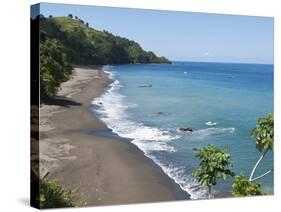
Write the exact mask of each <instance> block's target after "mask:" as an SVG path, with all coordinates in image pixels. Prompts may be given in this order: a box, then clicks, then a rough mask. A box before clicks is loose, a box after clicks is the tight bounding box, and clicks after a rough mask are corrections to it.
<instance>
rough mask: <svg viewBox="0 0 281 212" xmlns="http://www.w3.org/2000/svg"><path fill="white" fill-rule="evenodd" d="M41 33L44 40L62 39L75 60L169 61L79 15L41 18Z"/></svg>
mask: <svg viewBox="0 0 281 212" xmlns="http://www.w3.org/2000/svg"><path fill="white" fill-rule="evenodd" d="M40 35H41V39H43V41H44V40H45V39H47V38H48V39H56V40H58V41H59V42H60V43H62V45H63V46H64V47H65V52H66V56H67V60H68V61H69V62H70V63H72V64H83V65H93V64H100V65H103V64H128V63H169V60H168V59H166V58H165V57H157V56H156V55H155V54H154V53H153V52H151V51H144V50H143V49H142V48H141V46H140V45H139V44H138V43H137V42H135V41H132V40H128V39H126V38H122V37H119V36H115V35H113V34H111V33H109V32H107V31H98V30H95V29H93V28H91V27H89V25H88V23H85V22H84V21H83V20H81V19H79V18H78V17H75V18H72V16H69V17H49V18H41V20H40Z"/></svg>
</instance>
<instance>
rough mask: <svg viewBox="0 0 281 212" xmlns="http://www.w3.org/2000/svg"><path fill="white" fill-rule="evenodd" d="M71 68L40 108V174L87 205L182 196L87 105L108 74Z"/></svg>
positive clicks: (173, 185)
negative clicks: (70, 73)
mask: <svg viewBox="0 0 281 212" xmlns="http://www.w3.org/2000/svg"><path fill="white" fill-rule="evenodd" d="M74 72H75V73H74V76H73V78H72V79H71V80H69V81H67V82H65V83H63V84H62V86H61V90H60V91H59V92H58V98H56V99H55V100H53V101H51V102H49V103H48V104H43V105H42V107H41V108H40V151H39V152H40V175H41V176H44V175H46V174H47V173H48V176H47V178H49V179H56V180H58V181H59V183H60V184H61V185H62V186H63V187H64V188H66V189H71V190H75V191H76V194H77V196H76V198H77V200H79V201H80V202H83V203H85V204H86V205H91V206H95V205H110V204H129V203H145V202H159V201H173V200H180V199H187V197H188V195H187V194H186V192H184V191H182V190H181V189H180V187H179V185H178V184H176V183H175V182H174V180H172V179H171V178H169V177H168V176H167V175H166V174H165V173H164V172H163V170H162V169H161V168H160V167H159V166H157V165H156V164H155V163H154V162H153V161H152V160H151V159H149V158H147V157H146V156H145V155H144V153H143V152H142V151H141V150H140V149H138V147H136V146H135V145H134V144H132V143H130V142H128V140H127V139H123V138H121V137H119V136H117V135H114V136H110V131H111V130H110V129H108V128H107V126H106V125H105V124H104V123H103V122H101V121H100V120H98V119H97V118H96V117H95V116H94V115H93V114H92V113H91V111H90V110H89V108H90V107H91V102H92V100H93V99H94V98H96V97H98V96H100V95H101V94H102V93H103V91H104V89H105V87H106V86H107V85H109V84H110V83H111V80H110V79H109V77H108V74H106V73H105V72H103V71H102V70H101V67H97V66H96V67H76V68H75V71H74ZM54 114H55V115H54ZM103 132H105V133H103Z"/></svg>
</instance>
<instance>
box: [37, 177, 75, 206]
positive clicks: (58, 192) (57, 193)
mask: <svg viewBox="0 0 281 212" xmlns="http://www.w3.org/2000/svg"><path fill="white" fill-rule="evenodd" d="M39 204H40V208H62V207H63V208H64V207H75V206H78V205H77V203H75V201H74V196H73V192H72V191H65V190H64V189H63V188H62V187H61V186H60V185H59V184H58V183H57V182H56V181H53V180H46V179H41V180H40V195H39Z"/></svg>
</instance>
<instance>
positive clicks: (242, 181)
mask: <svg viewBox="0 0 281 212" xmlns="http://www.w3.org/2000/svg"><path fill="white" fill-rule="evenodd" d="M232 189H233V191H232V195H233V196H235V197H244V196H256V195H265V194H266V193H265V192H262V190H261V184H260V183H253V182H251V181H250V180H249V179H247V178H246V177H245V176H244V175H243V174H241V175H238V176H235V178H234V181H233V184H232Z"/></svg>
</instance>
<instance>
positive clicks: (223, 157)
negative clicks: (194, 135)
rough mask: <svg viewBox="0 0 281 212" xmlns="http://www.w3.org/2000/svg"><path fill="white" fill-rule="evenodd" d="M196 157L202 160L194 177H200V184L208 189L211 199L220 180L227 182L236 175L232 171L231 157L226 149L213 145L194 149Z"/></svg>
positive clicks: (194, 172)
mask: <svg viewBox="0 0 281 212" xmlns="http://www.w3.org/2000/svg"><path fill="white" fill-rule="evenodd" d="M194 151H195V152H197V155H196V157H197V158H198V159H199V160H200V164H199V166H198V167H197V168H196V169H195V170H194V171H193V173H192V174H193V175H194V176H196V177H198V182H199V184H200V185H202V186H207V187H208V189H209V190H208V192H209V198H211V196H212V194H211V192H212V187H213V186H215V185H216V184H217V181H218V180H220V179H223V180H226V179H227V178H228V177H230V176H231V177H233V176H234V173H233V172H232V171H231V170H230V168H231V166H232V165H231V162H230V155H229V154H228V153H226V152H225V150H224V149H219V148H215V147H214V146H212V145H208V146H207V147H204V148H201V149H194Z"/></svg>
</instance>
